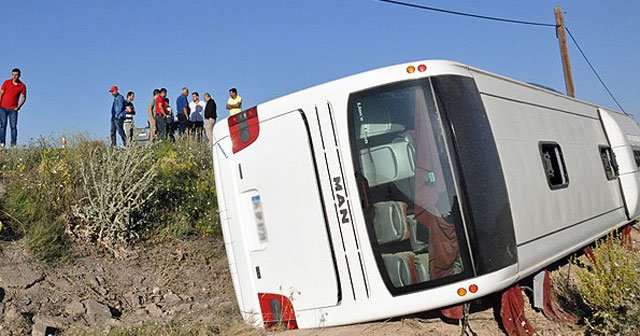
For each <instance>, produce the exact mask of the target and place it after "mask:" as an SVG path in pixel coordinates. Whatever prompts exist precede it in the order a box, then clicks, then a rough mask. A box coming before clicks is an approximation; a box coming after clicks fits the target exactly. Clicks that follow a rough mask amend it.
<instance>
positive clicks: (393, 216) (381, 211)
mask: <svg viewBox="0 0 640 336" xmlns="http://www.w3.org/2000/svg"><path fill="white" fill-rule="evenodd" d="M373 207H374V211H375V215H374V217H373V227H374V230H375V233H376V239H377V240H378V244H385V243H390V242H395V241H401V240H405V239H408V238H409V237H411V229H410V227H409V223H408V221H407V203H405V202H399V201H387V202H378V203H375V204H374V205H373Z"/></svg>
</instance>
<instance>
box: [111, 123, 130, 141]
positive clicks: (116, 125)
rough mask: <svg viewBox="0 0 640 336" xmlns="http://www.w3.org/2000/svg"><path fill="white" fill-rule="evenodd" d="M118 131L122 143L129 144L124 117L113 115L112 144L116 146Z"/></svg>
mask: <svg viewBox="0 0 640 336" xmlns="http://www.w3.org/2000/svg"><path fill="white" fill-rule="evenodd" d="M116 131H117V132H118V134H120V138H121V139H122V144H123V145H124V146H126V145H127V136H126V135H125V134H124V119H119V118H116V117H111V146H114V147H115V146H116V145H117V144H116Z"/></svg>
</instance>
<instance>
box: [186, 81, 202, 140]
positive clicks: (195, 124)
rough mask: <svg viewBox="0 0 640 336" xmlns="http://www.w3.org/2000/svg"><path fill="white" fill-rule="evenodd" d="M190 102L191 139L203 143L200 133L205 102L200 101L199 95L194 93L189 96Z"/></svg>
mask: <svg viewBox="0 0 640 336" xmlns="http://www.w3.org/2000/svg"><path fill="white" fill-rule="evenodd" d="M191 99H193V101H192V102H190V103H189V110H191V113H190V114H189V121H190V124H191V130H192V132H193V138H194V140H195V141H196V142H200V141H203V139H202V131H203V127H204V108H205V106H206V104H205V102H203V101H202V100H200V94H198V93H197V92H194V93H192V94H191Z"/></svg>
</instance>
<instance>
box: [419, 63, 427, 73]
mask: <svg viewBox="0 0 640 336" xmlns="http://www.w3.org/2000/svg"><path fill="white" fill-rule="evenodd" d="M418 71H420V72H425V71H427V66H426V65H424V64H420V65H418Z"/></svg>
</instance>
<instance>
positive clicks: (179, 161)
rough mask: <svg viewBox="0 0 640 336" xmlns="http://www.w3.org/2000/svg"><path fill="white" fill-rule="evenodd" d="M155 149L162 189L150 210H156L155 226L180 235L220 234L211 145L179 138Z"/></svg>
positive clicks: (164, 231)
mask: <svg viewBox="0 0 640 336" xmlns="http://www.w3.org/2000/svg"><path fill="white" fill-rule="evenodd" d="M154 151H155V153H156V154H155V155H156V156H157V158H158V176H157V181H158V184H159V188H160V189H159V190H158V193H157V195H156V196H157V197H156V199H155V200H154V202H152V203H151V209H150V211H154V212H155V213H156V217H155V218H156V223H157V224H158V225H157V226H156V228H157V229H159V231H160V232H161V233H163V234H169V235H173V236H177V237H187V236H190V235H193V234H200V235H219V234H220V229H219V225H217V223H218V216H217V212H216V205H217V201H216V192H215V187H214V184H213V166H212V160H211V152H210V149H209V147H208V146H207V145H206V144H202V143H194V142H192V141H189V140H187V139H179V140H178V141H176V143H175V144H174V143H168V142H163V143H159V144H157V145H154ZM156 231H157V230H156Z"/></svg>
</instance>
